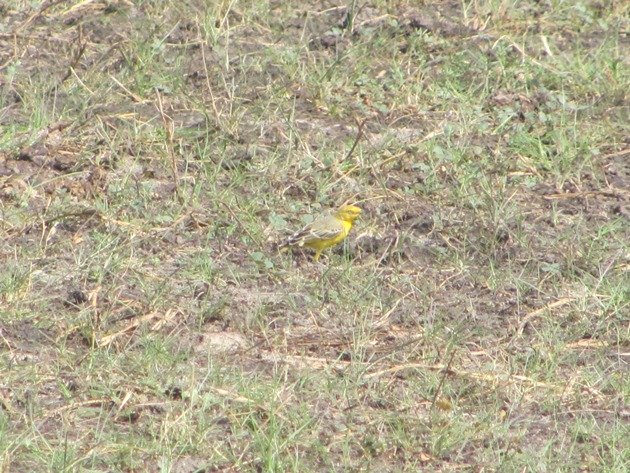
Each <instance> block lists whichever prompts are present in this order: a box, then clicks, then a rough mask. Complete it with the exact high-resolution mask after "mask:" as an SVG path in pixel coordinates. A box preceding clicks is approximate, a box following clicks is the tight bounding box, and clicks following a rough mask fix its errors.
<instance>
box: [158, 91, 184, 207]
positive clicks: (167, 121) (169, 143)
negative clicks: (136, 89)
mask: <svg viewBox="0 0 630 473" xmlns="http://www.w3.org/2000/svg"><path fill="white" fill-rule="evenodd" d="M155 95H156V97H157V102H158V111H159V112H160V116H161V117H162V123H163V124H164V132H165V133H166V148H167V150H168V155H169V157H170V158H171V172H172V174H173V184H174V185H175V196H176V197H177V200H178V201H179V203H180V204H182V203H183V197H182V195H181V192H180V189H179V173H178V172H177V159H176V157H175V149H174V147H173V135H174V133H175V124H174V122H173V119H172V118H171V117H169V116H168V115H167V114H166V113H164V105H163V104H162V96H161V95H160V91H159V90H157V89H155Z"/></svg>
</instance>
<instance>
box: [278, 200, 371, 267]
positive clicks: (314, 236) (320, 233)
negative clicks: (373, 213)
mask: <svg viewBox="0 0 630 473" xmlns="http://www.w3.org/2000/svg"><path fill="white" fill-rule="evenodd" d="M360 214H361V209H360V208H359V207H356V206H354V205H342V206H341V207H339V209H337V210H336V211H335V212H334V213H332V214H331V213H327V214H323V215H321V216H319V217H318V218H316V219H315V220H313V221H312V222H311V223H309V224H308V225H306V226H305V227H304V228H302V229H301V230H300V231H298V232H296V233H294V234H293V235H292V236H291V237H290V238H289V239H288V240H287V241H286V242H285V243H284V244H283V245H282V247H286V246H300V247H304V246H305V247H307V248H311V249H313V250H315V255H314V256H313V260H314V261H318V260H319V257H320V256H321V254H322V251H324V250H325V249H327V248H330V247H332V246H335V245H337V244H339V243H341V242H342V241H343V240H345V238H346V237H347V236H348V234H349V233H350V229H351V228H352V225H353V224H354V221H355V220H356V219H357V218H358V217H359V215H360Z"/></svg>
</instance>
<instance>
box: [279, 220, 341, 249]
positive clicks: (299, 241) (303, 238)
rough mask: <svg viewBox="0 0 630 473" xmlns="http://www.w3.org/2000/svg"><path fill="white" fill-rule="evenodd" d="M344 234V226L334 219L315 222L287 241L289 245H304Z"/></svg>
mask: <svg viewBox="0 0 630 473" xmlns="http://www.w3.org/2000/svg"><path fill="white" fill-rule="evenodd" d="M342 232H343V225H342V224H341V222H339V221H338V220H337V219H336V218H334V217H326V218H324V219H321V220H315V221H314V222H312V223H310V224H309V225H307V226H305V227H304V228H303V229H302V230H300V231H299V232H297V233H295V234H294V235H292V236H291V238H289V240H288V241H287V245H300V246H302V245H304V244H306V243H310V242H312V241H317V240H329V239H331V238H335V237H338V236H339V234H340V233H342Z"/></svg>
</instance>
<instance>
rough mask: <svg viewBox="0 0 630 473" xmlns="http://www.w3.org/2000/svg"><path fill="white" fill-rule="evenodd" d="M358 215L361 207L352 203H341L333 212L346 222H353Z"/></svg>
mask: <svg viewBox="0 0 630 473" xmlns="http://www.w3.org/2000/svg"><path fill="white" fill-rule="evenodd" d="M359 215H361V209H360V208H359V207H356V206H354V205H343V206H341V207H339V210H337V212H335V216H336V217H337V218H338V219H340V220H344V221H346V222H354V220H355V219H356V218H357V217H358V216H359Z"/></svg>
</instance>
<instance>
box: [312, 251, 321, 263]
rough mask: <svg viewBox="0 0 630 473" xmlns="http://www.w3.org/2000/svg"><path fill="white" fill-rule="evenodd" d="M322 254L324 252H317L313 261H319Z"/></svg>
mask: <svg viewBox="0 0 630 473" xmlns="http://www.w3.org/2000/svg"><path fill="white" fill-rule="evenodd" d="M321 254H322V250H317V252H316V253H315V256H313V261H317V260H319V255H321Z"/></svg>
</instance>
